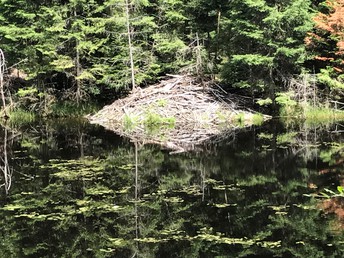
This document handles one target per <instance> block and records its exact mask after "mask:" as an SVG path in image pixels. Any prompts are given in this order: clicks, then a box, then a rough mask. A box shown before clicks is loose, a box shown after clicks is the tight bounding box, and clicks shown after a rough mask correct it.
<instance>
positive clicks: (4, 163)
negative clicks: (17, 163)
mask: <svg viewBox="0 0 344 258" xmlns="http://www.w3.org/2000/svg"><path fill="white" fill-rule="evenodd" d="M10 140H11V139H9V137H8V129H7V128H6V127H4V128H3V143H2V144H1V146H0V153H1V154H0V170H1V172H2V181H3V183H2V184H1V185H0V188H3V189H4V191H5V194H6V195H7V194H8V192H9V190H10V189H11V185H12V172H13V171H12V170H11V168H10V166H9V162H8V147H7V145H8V141H10Z"/></svg>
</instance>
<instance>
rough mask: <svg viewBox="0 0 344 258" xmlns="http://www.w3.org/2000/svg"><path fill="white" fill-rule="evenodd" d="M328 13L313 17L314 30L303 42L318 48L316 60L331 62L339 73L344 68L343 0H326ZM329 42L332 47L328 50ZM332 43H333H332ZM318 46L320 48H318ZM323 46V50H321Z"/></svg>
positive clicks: (310, 46)
mask: <svg viewBox="0 0 344 258" xmlns="http://www.w3.org/2000/svg"><path fill="white" fill-rule="evenodd" d="M326 6H327V7H328V9H329V12H328V13H326V14H325V13H321V12H319V13H318V14H317V15H316V16H315V17H314V22H315V32H310V33H308V36H307V37H306V39H305V43H306V45H307V46H308V47H309V48H313V49H316V50H320V51H319V52H321V54H320V55H317V56H315V59H316V60H319V61H325V62H331V63H332V64H333V65H334V66H333V69H334V70H335V71H337V72H339V73H342V72H343V69H344V60H343V59H342V58H343V56H344V0H328V1H326ZM331 42H334V43H335V46H334V47H333V48H334V49H330V50H329V47H328V46H329V45H330V44H331ZM332 44H333V43H332ZM319 48H320V49H319ZM321 48H323V50H324V51H321V50H322V49H321Z"/></svg>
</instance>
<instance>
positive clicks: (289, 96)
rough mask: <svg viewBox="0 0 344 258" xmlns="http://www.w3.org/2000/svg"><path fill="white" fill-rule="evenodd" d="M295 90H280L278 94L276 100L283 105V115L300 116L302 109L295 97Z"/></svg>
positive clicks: (281, 109) (281, 110) (281, 112)
mask: <svg viewBox="0 0 344 258" xmlns="http://www.w3.org/2000/svg"><path fill="white" fill-rule="evenodd" d="M293 98H294V92H291V91H289V92H280V93H277V94H276V98H275V101H276V103H277V104H279V105H280V106H281V108H280V115H281V116H298V115H299V112H300V109H299V108H298V103H297V102H296V101H295V100H294V99H293Z"/></svg>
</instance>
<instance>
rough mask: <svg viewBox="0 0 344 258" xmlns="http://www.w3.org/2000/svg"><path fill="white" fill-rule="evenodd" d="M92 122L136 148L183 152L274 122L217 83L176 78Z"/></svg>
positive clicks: (127, 99) (143, 91)
mask: <svg viewBox="0 0 344 258" xmlns="http://www.w3.org/2000/svg"><path fill="white" fill-rule="evenodd" d="M88 118H89V120H90V122H91V123H95V124H100V125H102V126H104V127H105V128H106V129H109V130H112V131H114V132H116V133H118V134H119V135H121V136H125V137H129V138H130V139H131V140H132V141H134V142H140V143H154V144H159V145H161V146H163V147H166V148H168V149H170V150H173V151H176V152H182V151H187V150H191V149H195V148H196V147H197V146H201V145H202V144H204V143H207V142H211V141H212V140H214V139H218V137H221V138H222V137H223V136H225V135H226V134H228V133H229V132H233V130H234V129H236V128H239V127H244V126H250V125H252V124H255V123H261V122H263V121H264V120H266V119H267V118H269V117H268V116H263V115H261V114H258V113H255V112H253V111H250V110H248V109H244V108H243V103H242V101H240V100H239V99H238V97H233V95H231V94H228V93H227V92H226V91H224V90H223V89H222V88H221V87H220V86H219V85H217V84H216V83H214V82H212V81H209V80H208V81H205V80H204V79H203V80H201V79H198V78H195V77H193V76H190V75H171V76H169V77H168V78H167V79H165V80H163V81H161V82H159V83H158V84H155V85H152V86H150V87H147V88H144V89H137V90H135V91H133V92H132V93H131V94H129V96H127V97H125V98H122V99H119V100H116V101H115V102H113V103H112V104H111V105H109V106H105V107H104V108H103V109H102V110H100V111H99V112H98V113H96V114H95V115H92V116H89V117H88Z"/></svg>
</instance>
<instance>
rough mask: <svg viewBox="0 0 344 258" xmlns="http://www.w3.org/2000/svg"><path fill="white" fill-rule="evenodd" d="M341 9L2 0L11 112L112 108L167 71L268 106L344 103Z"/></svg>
mask: <svg viewBox="0 0 344 258" xmlns="http://www.w3.org/2000/svg"><path fill="white" fill-rule="evenodd" d="M343 12H344V1H343V0H328V1H319V0H284V1H281V0H232V1H224V0H210V1H209V0H189V1H184V0H104V1H99V0H87V1H86V0H43V1H31V0H16V1H15V0H1V4H0V48H1V49H2V51H3V58H2V59H1V67H2V70H1V71H2V77H3V79H1V91H2V93H3V94H2V107H3V111H5V114H6V112H7V110H12V111H13V110H26V111H32V112H37V113H40V114H42V115H57V114H58V112H57V111H56V110H54V108H56V107H58V106H61V103H64V104H63V107H64V108H68V107H69V106H68V105H67V104H66V103H69V105H71V106H73V107H75V106H83V107H84V105H85V103H88V104H89V103H98V104H100V105H103V104H104V103H109V102H111V101H113V100H114V99H116V98H119V97H121V96H124V95H126V94H127V93H128V92H129V91H130V90H132V89H134V88H135V87H141V88H144V87H147V86H148V85H150V84H152V83H155V82H158V81H159V80H160V79H162V78H164V76H166V75H167V74H193V75H195V76H198V77H203V78H209V79H211V80H215V81H217V82H218V83H220V84H221V86H222V87H223V88H224V89H226V90H228V91H230V92H234V93H237V94H240V95H244V96H247V97H249V98H250V99H251V100H252V104H253V105H254V106H255V107H256V108H258V110H262V111H264V112H266V113H269V114H276V110H280V112H282V113H283V112H285V113H289V112H291V113H292V112H296V111H298V110H300V109H304V108H305V107H306V106H307V107H310V106H311V107H312V108H313V109H314V108H316V111H317V112H320V109H328V108H338V107H340V105H341V104H342V101H343V88H344V70H343V69H344V60H343V55H344V20H343ZM281 108H282V109H281Z"/></svg>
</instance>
